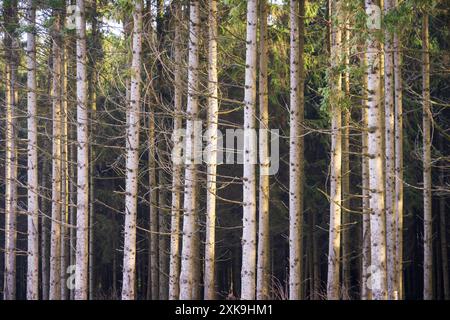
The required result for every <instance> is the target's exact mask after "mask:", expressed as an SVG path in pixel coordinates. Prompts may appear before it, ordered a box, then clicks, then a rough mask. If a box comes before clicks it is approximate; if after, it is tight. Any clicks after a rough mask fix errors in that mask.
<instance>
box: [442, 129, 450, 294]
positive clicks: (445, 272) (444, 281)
mask: <svg viewBox="0 0 450 320" xmlns="http://www.w3.org/2000/svg"><path fill="white" fill-rule="evenodd" d="M439 139H440V150H441V152H443V151H444V142H443V140H444V138H443V137H442V136H440V137H439ZM444 168H445V161H442V162H441V168H440V171H439V185H440V187H441V188H442V190H444V188H445V175H444ZM445 200H446V198H445V195H444V194H442V195H441V197H440V198H439V227H440V230H439V233H440V240H441V241H440V247H441V256H442V259H441V260H442V266H440V267H442V285H443V287H444V299H445V300H449V299H450V292H449V290H450V288H449V282H448V248H447V218H446V211H445V209H446V208H445Z"/></svg>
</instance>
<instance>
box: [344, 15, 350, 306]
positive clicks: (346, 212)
mask: <svg viewBox="0 0 450 320" xmlns="http://www.w3.org/2000/svg"><path fill="white" fill-rule="evenodd" d="M344 41H345V42H344V50H345V51H344V57H345V67H346V68H345V73H344V90H345V98H346V99H347V101H348V102H350V100H351V96H350V70H349V68H350V21H349V14H348V12H347V11H346V12H345V40H344ZM343 109H344V110H343V111H342V206H343V215H342V225H343V226H342V298H344V299H350V286H351V284H350V276H351V274H350V271H351V266H350V261H351V254H352V251H351V240H350V231H351V227H352V224H351V219H350V197H351V195H350V118H351V104H349V105H347V106H344V108H343Z"/></svg>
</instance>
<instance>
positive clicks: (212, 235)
mask: <svg viewBox="0 0 450 320" xmlns="http://www.w3.org/2000/svg"><path fill="white" fill-rule="evenodd" d="M208 22H209V38H208V64H209V65H208V134H209V135H208V137H207V138H208V142H207V143H208V163H207V177H206V179H207V182H206V183H207V191H206V239H205V273H204V275H205V276H204V282H205V293H204V298H205V300H214V299H215V295H216V288H215V282H216V279H215V275H216V267H215V263H216V256H215V246H216V230H215V229H216V192H217V187H216V178H217V177H216V172H217V126H218V121H219V119H218V117H219V116H218V112H219V103H218V83H217V1H216V0H209V16H208Z"/></svg>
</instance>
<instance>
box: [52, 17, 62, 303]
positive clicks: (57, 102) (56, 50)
mask: <svg viewBox="0 0 450 320" xmlns="http://www.w3.org/2000/svg"><path fill="white" fill-rule="evenodd" d="M53 16H54V22H53V23H54V25H53V30H52V31H53V35H52V41H53V49H52V57H53V69H52V70H53V72H52V93H51V97H52V109H53V117H52V123H53V130H52V140H53V142H52V146H53V147H52V222H51V236H50V294H49V298H50V300H60V299H61V223H62V221H61V202H62V198H61V191H62V190H61V175H62V172H61V169H62V167H61V134H62V132H61V121H62V117H61V80H62V77H61V47H62V46H61V44H62V43H61V35H60V32H61V12H60V9H59V8H55V9H53Z"/></svg>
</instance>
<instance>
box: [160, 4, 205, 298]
mask: <svg viewBox="0 0 450 320" xmlns="http://www.w3.org/2000/svg"><path fill="white" fill-rule="evenodd" d="M175 10H176V14H175V15H176V17H177V19H181V17H182V12H181V5H180V4H179V3H178V2H177V4H176V8H175ZM175 28H176V31H175V52H174V60H175V75H174V77H175V79H174V99H173V100H174V121H173V131H174V132H173V137H172V138H173V150H172V210H171V224H170V227H171V232H170V262H169V299H170V300H176V299H178V297H179V294H180V281H179V275H180V213H181V193H182V177H181V175H182V163H181V151H182V148H181V146H182V143H183V137H182V136H181V135H179V132H180V130H181V128H182V124H183V123H182V122H183V119H182V117H181V113H182V110H183V105H182V103H183V95H182V92H183V91H182V78H181V77H182V65H181V63H182V53H181V35H180V33H181V23H180V22H179V21H178V20H177V22H176V25H175ZM205 288H206V285H205Z"/></svg>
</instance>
